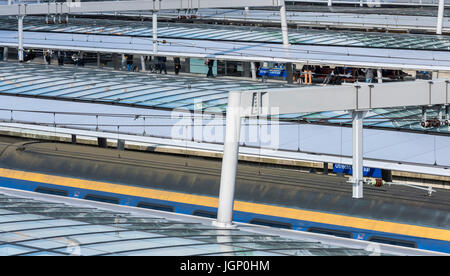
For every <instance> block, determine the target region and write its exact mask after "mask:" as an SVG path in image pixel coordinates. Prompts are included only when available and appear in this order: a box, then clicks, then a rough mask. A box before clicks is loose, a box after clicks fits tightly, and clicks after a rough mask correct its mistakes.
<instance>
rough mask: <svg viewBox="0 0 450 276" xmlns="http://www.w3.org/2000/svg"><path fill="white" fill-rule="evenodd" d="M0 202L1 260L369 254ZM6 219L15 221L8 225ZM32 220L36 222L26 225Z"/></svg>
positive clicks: (147, 220) (158, 220) (40, 203)
mask: <svg viewBox="0 0 450 276" xmlns="http://www.w3.org/2000/svg"><path fill="white" fill-rule="evenodd" d="M6 199H7V200H8V201H6ZM0 200H5V201H3V203H2V205H1V206H0V220H1V221H3V222H2V223H0V226H2V227H3V228H2V229H1V231H0V256H16V255H24V256H42V255H47V256H59V255H66V256H67V255H84V256H94V255H97V256H98V255H100V256H120V255H122V256H123V255H125V256H137V255H144V256H164V255H168V256H191V255H214V256H220V255H231V256H289V255H369V254H370V253H371V252H368V251H365V250H362V249H350V248H343V247H337V246H332V245H329V244H326V243H322V242H309V241H302V240H294V239H288V238H283V237H280V236H276V235H263V234H257V233H251V232H246V231H242V230H239V229H226V230H223V229H217V228H214V227H213V226H205V225H202V224H200V223H192V222H179V221H178V222H175V221H171V220H168V219H165V218H160V217H151V216H143V217H136V216H132V215H130V214H127V213H120V212H115V211H106V210H100V209H96V208H79V207H74V206H71V205H67V204H58V205H53V206H52V205H49V204H46V203H48V202H43V201H40V200H34V199H33V200H28V201H27V202H26V204H24V203H23V202H22V200H23V198H19V197H15V196H10V195H5V194H2V193H0ZM16 201H17V202H16ZM16 206H22V210H21V211H9V209H11V208H14V207H16ZM45 206H47V207H45ZM36 208H38V209H39V210H40V211H37V209H36ZM58 210H62V211H58ZM56 211H58V212H56ZM36 214H38V215H36ZM33 216H34V217H33ZM9 217H11V218H13V220H14V222H11V223H8V222H6V221H7V220H8V219H10V218H9ZM31 218H33V219H34V221H29V220H30V219H31Z"/></svg>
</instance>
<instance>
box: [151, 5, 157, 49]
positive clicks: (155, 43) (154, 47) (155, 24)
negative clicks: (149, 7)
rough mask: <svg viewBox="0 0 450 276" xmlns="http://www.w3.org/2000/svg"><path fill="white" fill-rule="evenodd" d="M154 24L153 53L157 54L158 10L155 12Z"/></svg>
mask: <svg viewBox="0 0 450 276" xmlns="http://www.w3.org/2000/svg"><path fill="white" fill-rule="evenodd" d="M152 25H153V54H154V55H156V54H157V53H158V13H156V12H153V17H152Z"/></svg>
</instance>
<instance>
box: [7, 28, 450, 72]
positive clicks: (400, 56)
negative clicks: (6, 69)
mask: <svg viewBox="0 0 450 276" xmlns="http://www.w3.org/2000/svg"><path fill="white" fill-rule="evenodd" d="M0 37H2V41H1V42H0V46H6V47H17V46H18V45H19V43H18V39H17V32H13V31H0ZM158 44H159V45H158V52H157V54H158V55H161V56H172V57H173V56H178V57H197V58H213V59H220V60H234V61H260V62H279V63H287V62H292V63H304V64H316V65H336V66H350V67H363V68H367V67H370V68H382V69H406V70H410V69H411V70H419V71H421V70H425V71H427V70H428V71H450V53H449V52H448V51H424V50H403V49H378V48H362V47H343V46H317V45H290V46H289V47H288V48H287V47H285V46H283V45H279V44H270V43H257V42H232V41H208V40H191V39H166V43H161V42H159V43H158ZM23 46H24V47H25V48H34V49H54V50H67V51H84V52H94V53H95V52H97V53H123V54H137V55H153V45H152V43H151V42H150V39H149V38H145V37H129V36H108V35H88V34H65V33H42V32H41V33H35V32H24V44H23ZM411 57H414V59H412V58H411Z"/></svg>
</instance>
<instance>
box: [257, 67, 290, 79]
mask: <svg viewBox="0 0 450 276" xmlns="http://www.w3.org/2000/svg"><path fill="white" fill-rule="evenodd" d="M258 76H268V77H284V78H285V77H286V70H285V69H284V67H274V68H264V67H261V68H259V71H258Z"/></svg>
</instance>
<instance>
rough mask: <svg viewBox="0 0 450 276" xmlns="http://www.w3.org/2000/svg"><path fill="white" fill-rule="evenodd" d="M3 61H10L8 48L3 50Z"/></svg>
mask: <svg viewBox="0 0 450 276" xmlns="http://www.w3.org/2000/svg"><path fill="white" fill-rule="evenodd" d="M3 61H8V47H5V48H3Z"/></svg>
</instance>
